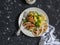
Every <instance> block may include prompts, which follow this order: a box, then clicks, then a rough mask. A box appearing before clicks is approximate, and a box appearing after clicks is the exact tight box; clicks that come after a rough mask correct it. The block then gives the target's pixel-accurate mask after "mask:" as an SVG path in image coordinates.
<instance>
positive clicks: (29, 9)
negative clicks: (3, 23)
mask: <svg viewBox="0 0 60 45" xmlns="http://www.w3.org/2000/svg"><path fill="white" fill-rule="evenodd" d="M30 11H36V12H38V13H39V14H43V15H45V16H46V18H47V23H48V24H49V19H48V16H47V14H46V13H45V12H44V11H43V10H42V9H40V8H37V7H30V8H27V9H25V10H24V11H23V12H22V13H21V14H20V16H19V20H18V25H19V26H20V22H21V20H22V18H23V16H26V15H27V14H28V13H29V12H30ZM20 30H21V31H22V32H23V33H24V34H25V35H27V36H30V37H35V36H34V35H33V34H32V32H30V31H28V30H27V29H24V27H23V25H22V24H21V27H20ZM47 30H48V28H47ZM46 32H47V31H46ZM39 36H42V35H41V34H40V35H39Z"/></svg>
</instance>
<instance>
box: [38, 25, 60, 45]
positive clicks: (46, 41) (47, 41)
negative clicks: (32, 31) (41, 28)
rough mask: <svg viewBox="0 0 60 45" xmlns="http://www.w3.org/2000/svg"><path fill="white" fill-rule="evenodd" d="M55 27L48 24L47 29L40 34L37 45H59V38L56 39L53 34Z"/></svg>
mask: <svg viewBox="0 0 60 45" xmlns="http://www.w3.org/2000/svg"><path fill="white" fill-rule="evenodd" d="M54 31H55V27H53V26H52V25H49V30H48V31H47V32H46V33H45V34H44V35H43V36H41V40H40V42H39V45H60V42H59V39H56V36H54V35H53V32H54Z"/></svg>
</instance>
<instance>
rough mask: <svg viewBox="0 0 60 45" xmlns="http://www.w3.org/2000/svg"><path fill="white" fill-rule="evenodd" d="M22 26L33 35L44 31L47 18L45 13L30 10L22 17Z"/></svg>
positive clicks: (46, 26)
mask: <svg viewBox="0 0 60 45" xmlns="http://www.w3.org/2000/svg"><path fill="white" fill-rule="evenodd" d="M22 24H23V26H24V27H25V28H26V29H27V30H29V31H31V32H32V33H33V34H34V35H35V36H39V35H41V34H42V33H45V32H46V30H47V28H48V23H47V18H46V16H45V15H42V14H39V13H38V12H36V11H30V12H29V13H28V14H27V16H26V17H25V18H24V19H23V22H22Z"/></svg>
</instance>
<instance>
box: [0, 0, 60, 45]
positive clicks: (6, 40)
mask: <svg viewBox="0 0 60 45" xmlns="http://www.w3.org/2000/svg"><path fill="white" fill-rule="evenodd" d="M28 7H38V8H41V9H43V10H44V11H45V12H46V13H47V15H48V17H49V23H50V24H51V25H53V26H54V27H55V28H56V30H55V32H54V35H55V36H56V37H57V38H59V39H60V0H37V1H36V3H35V4H33V5H28V4H26V2H25V1H24V0H0V45H38V41H39V37H38V38H32V37H28V36H26V35H24V34H23V33H22V32H21V35H20V36H19V37H17V36H16V35H14V36H13V35H12V34H13V33H15V32H16V31H17V30H18V17H19V14H20V13H21V12H22V11H23V10H24V9H26V8H28ZM11 35H12V36H11Z"/></svg>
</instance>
